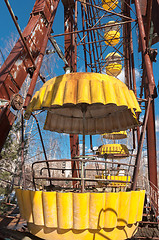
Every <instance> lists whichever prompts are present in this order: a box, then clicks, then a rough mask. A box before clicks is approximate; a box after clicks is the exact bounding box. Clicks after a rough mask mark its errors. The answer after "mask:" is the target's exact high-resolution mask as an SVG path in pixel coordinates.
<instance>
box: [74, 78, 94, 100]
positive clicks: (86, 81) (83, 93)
mask: <svg viewBox="0 0 159 240" xmlns="http://www.w3.org/2000/svg"><path fill="white" fill-rule="evenodd" d="M76 103H88V104H91V103H92V102H91V92H90V77H89V74H86V75H85V76H84V77H83V78H79V79H78V84H77V96H76Z"/></svg>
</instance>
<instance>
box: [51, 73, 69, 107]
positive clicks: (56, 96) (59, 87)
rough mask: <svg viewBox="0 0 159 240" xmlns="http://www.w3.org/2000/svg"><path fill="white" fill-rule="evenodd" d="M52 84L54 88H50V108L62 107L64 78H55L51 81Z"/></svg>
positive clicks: (62, 76) (63, 76)
mask: <svg viewBox="0 0 159 240" xmlns="http://www.w3.org/2000/svg"><path fill="white" fill-rule="evenodd" d="M52 80H53V82H54V87H53V88H52V99H51V106H62V105H63V100H64V99H65V98H64V92H65V85H66V76H65V75H61V76H58V77H57V78H53V79H52Z"/></svg>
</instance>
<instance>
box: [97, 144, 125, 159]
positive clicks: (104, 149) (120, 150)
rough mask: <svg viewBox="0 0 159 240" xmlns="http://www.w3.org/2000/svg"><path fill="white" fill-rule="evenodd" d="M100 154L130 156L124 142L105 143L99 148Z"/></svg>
mask: <svg viewBox="0 0 159 240" xmlns="http://www.w3.org/2000/svg"><path fill="white" fill-rule="evenodd" d="M97 153H98V154H99V155H105V154H106V155H107V158H125V157H128V156H129V150H128V148H127V146H126V145H124V144H114V143H113V144H104V145H102V146H100V147H99V148H98V150H97Z"/></svg>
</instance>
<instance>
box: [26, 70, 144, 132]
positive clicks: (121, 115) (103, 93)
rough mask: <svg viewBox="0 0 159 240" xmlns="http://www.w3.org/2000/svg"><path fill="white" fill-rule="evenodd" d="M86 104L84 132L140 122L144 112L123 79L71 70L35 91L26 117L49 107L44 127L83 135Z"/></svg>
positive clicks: (124, 126) (119, 128)
mask: <svg viewBox="0 0 159 240" xmlns="http://www.w3.org/2000/svg"><path fill="white" fill-rule="evenodd" d="M83 104H85V106H87V107H86V108H87V111H86V115H85V118H86V119H85V134H102V133H105V132H112V131H120V130H125V129H128V128H133V127H135V126H137V125H138V122H137V119H136V115H135V112H141V110H140V107H139V105H138V102H137V100H136V98H135V95H134V93H133V91H131V90H128V88H127V86H126V85H125V84H124V83H123V82H121V81H120V80H118V79H116V78H114V77H111V76H108V75H105V74H100V73H81V72H80V73H70V74H65V75H61V76H58V77H55V78H52V79H50V80H49V81H47V82H46V83H45V84H44V85H43V86H42V88H41V89H40V90H39V91H38V92H36V93H35V95H34V97H33V98H32V100H31V102H30V104H29V105H28V107H27V110H26V118H29V116H30V114H31V112H33V111H36V110H48V113H47V117H46V121H45V125H44V129H46V130H51V131H56V132H65V133H74V134H82V133H83V113H82V111H81V106H82V105H83Z"/></svg>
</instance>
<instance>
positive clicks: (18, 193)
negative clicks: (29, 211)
mask: <svg viewBox="0 0 159 240" xmlns="http://www.w3.org/2000/svg"><path fill="white" fill-rule="evenodd" d="M15 193H16V197H17V201H18V205H19V210H20V215H21V217H22V218H23V219H25V209H24V204H23V198H22V190H21V189H17V188H16V189H15Z"/></svg>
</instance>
